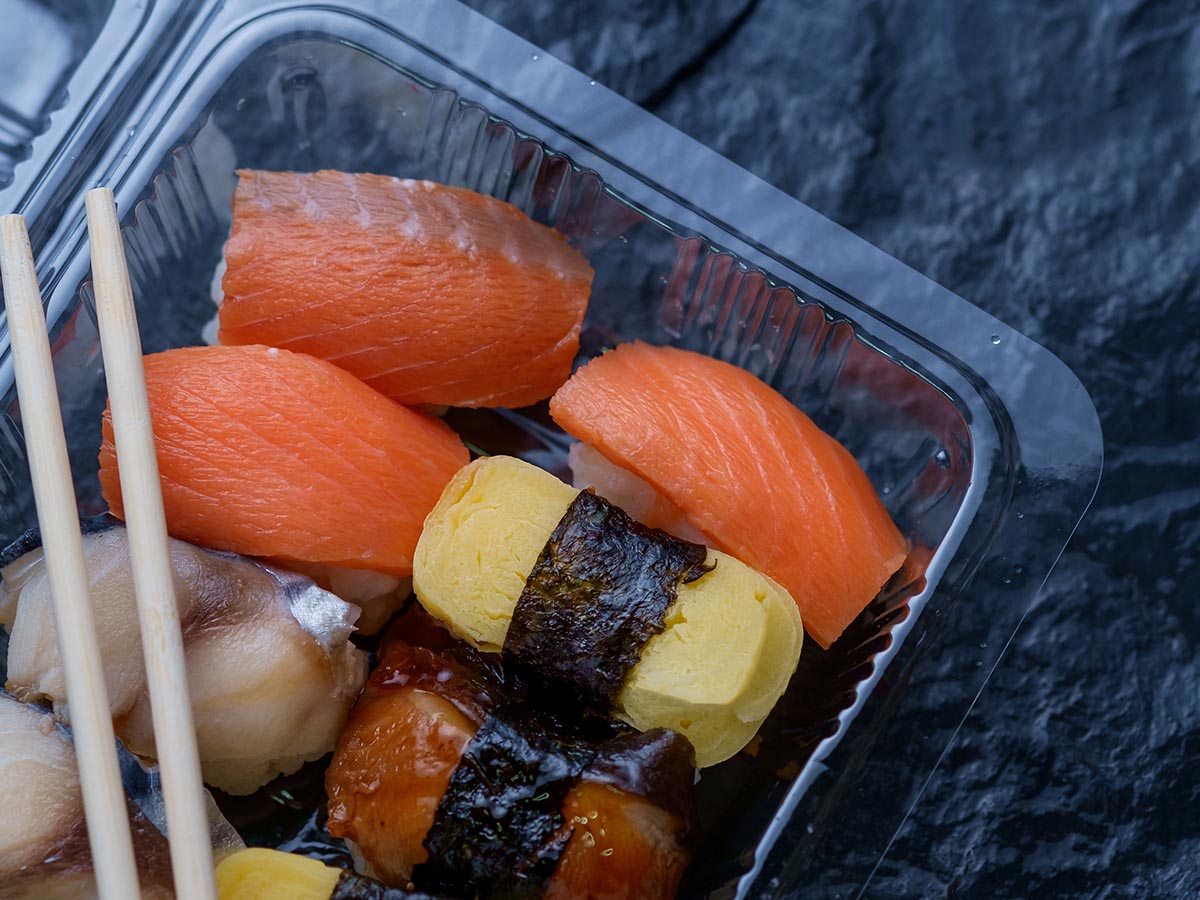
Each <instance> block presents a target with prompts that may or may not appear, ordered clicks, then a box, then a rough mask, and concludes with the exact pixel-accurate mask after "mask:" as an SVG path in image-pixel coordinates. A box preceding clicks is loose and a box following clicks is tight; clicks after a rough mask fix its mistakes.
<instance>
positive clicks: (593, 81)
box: [588, 78, 596, 87]
mask: <svg viewBox="0 0 1200 900" xmlns="http://www.w3.org/2000/svg"><path fill="white" fill-rule="evenodd" d="M588 84H589V85H591V86H592V87H595V86H596V79H595V78H593V79H592V80H591V81H589V82H588Z"/></svg>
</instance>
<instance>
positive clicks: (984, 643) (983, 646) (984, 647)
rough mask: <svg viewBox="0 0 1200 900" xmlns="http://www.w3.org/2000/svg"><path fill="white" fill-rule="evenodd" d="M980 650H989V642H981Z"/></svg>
mask: <svg viewBox="0 0 1200 900" xmlns="http://www.w3.org/2000/svg"><path fill="white" fill-rule="evenodd" d="M979 649H980V650H986V649H987V641H980V642H979Z"/></svg>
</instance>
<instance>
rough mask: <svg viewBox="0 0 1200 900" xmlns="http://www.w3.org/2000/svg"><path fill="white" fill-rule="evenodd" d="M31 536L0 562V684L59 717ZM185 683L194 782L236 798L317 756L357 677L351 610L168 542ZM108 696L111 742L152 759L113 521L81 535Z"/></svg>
mask: <svg viewBox="0 0 1200 900" xmlns="http://www.w3.org/2000/svg"><path fill="white" fill-rule="evenodd" d="M37 544H38V541H37V539H36V536H31V537H29V538H27V539H25V540H23V541H20V542H18V544H17V545H15V549H14V550H13V552H12V553H10V554H9V556H10V557H12V556H14V555H15V554H19V555H15V558H12V559H11V561H9V562H7V565H5V566H4V568H3V569H2V570H0V579H2V580H0V625H3V626H4V627H5V628H7V629H8V630H9V632H10V638H9V645H8V682H7V685H6V687H7V689H8V690H9V691H10V692H11V693H12V694H13V695H14V696H16V697H17V698H18V699H20V700H24V701H41V700H49V701H50V702H51V703H52V704H53V707H54V711H55V714H56V715H57V716H58V717H59V718H61V719H62V720H63V721H67V720H68V719H69V714H68V709H67V705H66V703H67V694H66V682H65V679H64V676H63V669H62V663H61V661H60V657H59V652H58V642H57V639H56V629H55V624H54V611H53V606H52V603H51V596H50V586H49V579H48V577H47V573H46V563H45V558H44V556H43V555H42V551H41V549H40V547H39V546H37ZM169 546H170V553H171V566H172V569H173V570H174V574H175V591H176V601H177V603H178V607H179V614H180V619H181V625H182V629H183V646H184V657H185V662H186V666H187V679H188V690H189V692H190V694H191V698H192V714H193V716H194V718H195V723H196V738H197V743H198V746H199V751H200V763H201V768H202V771H203V775H204V780H205V781H206V782H207V783H208V784H211V785H213V786H214V787H218V788H220V789H222V790H224V791H227V792H229V793H234V794H245V793H250V792H251V791H253V790H255V789H256V788H258V787H259V786H260V785H262V784H265V783H266V782H267V781H269V780H270V779H271V778H273V777H275V776H276V775H278V774H280V773H288V772H293V771H295V770H296V769H298V768H299V767H300V766H301V765H302V764H304V763H305V762H307V761H309V760H312V759H317V758H318V757H320V756H323V755H324V754H326V753H328V752H329V751H330V750H331V749H332V748H333V745H334V742H335V740H336V739H337V735H338V732H339V731H340V729H341V727H342V724H343V722H344V721H345V719H346V715H347V713H348V712H349V710H350V706H351V704H353V702H354V699H355V697H357V696H358V692H359V690H360V689H361V687H362V684H363V682H364V681H365V679H366V670H367V662H366V654H365V653H363V652H362V651H361V650H358V649H357V648H356V647H354V645H353V644H351V643H350V641H349V637H350V634H351V633H352V632H353V631H354V627H353V626H354V620H355V618H356V617H357V615H358V610H357V609H356V608H355V607H353V606H350V605H349V604H347V603H345V602H344V601H342V600H340V599H338V598H337V597H335V596H333V595H332V594H329V593H327V592H325V591H323V590H321V589H320V588H318V587H317V586H316V585H315V584H313V583H312V582H311V581H310V580H308V579H307V578H303V577H301V576H299V575H295V574H292V573H290V572H285V571H281V570H278V569H274V568H271V567H268V566H265V565H261V564H259V563H256V562H254V561H252V560H248V559H245V558H243V557H238V556H234V555H232V554H227V553H214V552H212V551H208V550H204V549H201V548H199V547H195V546H193V545H191V544H187V543H184V542H183V541H179V540H175V539H171V540H170V541H169ZM83 549H84V559H85V564H86V566H87V572H88V584H89V588H90V593H91V599H92V604H93V606H94V609H95V612H96V623H97V639H98V641H99V648H100V654H101V657H102V659H103V662H104V670H105V679H106V683H107V688H108V698H109V704H110V705H111V708H112V713H113V720H114V722H113V724H114V728H115V730H116V733H117V735H118V737H120V738H121V739H122V740H123V741H124V742H125V745H126V746H127V747H128V748H129V749H130V750H131V751H132V752H134V753H136V754H138V755H139V756H142V757H145V758H149V759H152V758H153V757H154V755H155V753H154V731H153V727H152V724H151V718H150V713H151V708H150V696H149V688H148V685H147V681H146V670H145V664H144V661H143V657H142V647H141V637H140V633H139V630H138V627H137V622H138V614H137V602H136V599H135V597H134V590H133V572H132V567H131V565H130V560H129V540H128V535H127V532H126V530H125V528H124V527H122V526H120V525H119V524H117V525H106V523H104V522H101V523H97V524H95V525H94V526H93V529H92V530H90V531H89V533H87V534H85V535H84V538H83Z"/></svg>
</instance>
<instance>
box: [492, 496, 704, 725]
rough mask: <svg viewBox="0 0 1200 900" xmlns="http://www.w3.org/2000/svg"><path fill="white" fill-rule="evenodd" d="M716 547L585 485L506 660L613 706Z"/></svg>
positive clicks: (520, 604) (539, 679)
mask: <svg viewBox="0 0 1200 900" xmlns="http://www.w3.org/2000/svg"><path fill="white" fill-rule="evenodd" d="M707 553H708V551H707V550H705V548H704V547H703V546H702V545H700V544H692V543H689V542H688V541H681V540H679V539H678V538H676V537H672V536H671V535H669V534H667V533H666V532H665V531H659V530H658V529H655V528H647V527H646V526H645V525H642V524H640V523H639V522H635V521H634V520H633V519H631V518H630V517H629V516H627V515H626V514H625V512H624V511H623V510H621V509H619V508H618V507H616V506H613V505H612V504H611V503H609V502H608V501H607V500H605V499H604V498H603V497H599V496H597V495H596V494H594V493H592V492H591V491H583V492H581V493H580V494H579V495H578V496H577V497H576V498H575V499H574V500H573V501H572V502H571V505H570V506H569V507H568V508H567V512H566V514H565V515H564V516H563V517H562V520H561V521H560V522H559V523H558V525H557V526H556V527H555V529H554V531H553V532H552V533H551V534H550V537H549V539H548V540H547V541H546V546H545V547H543V548H542V552H541V553H540V554H539V555H538V559H537V562H536V563H535V564H534V567H533V571H532V572H530V573H529V578H528V579H526V582H525V588H524V590H522V592H521V597H520V599H519V600H518V601H517V605H516V608H515V609H514V610H513V617H512V621H511V623H510V624H509V626H508V636H507V637H506V638H505V640H504V662H505V665H506V666H507V667H509V668H510V670H511V671H512V672H513V673H515V674H516V675H517V677H518V678H520V679H521V680H522V681H524V682H526V683H527V684H530V685H533V686H537V687H538V688H541V689H542V692H543V693H548V694H550V695H555V694H557V695H558V696H559V697H560V698H563V699H566V700H567V701H569V702H570V703H571V704H574V705H578V703H579V701H580V699H582V700H583V702H584V704H585V705H588V706H592V707H596V708H599V709H602V710H605V711H607V710H610V709H612V708H613V706H614V705H615V702H616V699H617V696H618V695H619V694H620V693H621V688H622V687H623V686H624V685H625V679H626V678H627V677H628V675H629V672H630V670H631V669H632V668H633V667H634V666H635V665H636V664H637V661H638V659H639V658H640V657H641V653H642V648H643V647H644V646H645V644H646V641H648V640H649V639H650V638H651V636H653V635H655V634H658V633H659V632H661V631H662V630H663V628H664V624H663V622H664V618H665V616H666V613H667V609H668V608H670V606H671V604H672V603H674V602H675V597H676V591H677V586H678V584H679V583H680V582H683V583H685V584H686V583H689V582H691V581H694V580H696V579H697V578H700V577H701V576H703V575H704V574H706V573H707V572H709V571H710V568H709V567H706V566H705V565H704V560H705V558H706V556H707Z"/></svg>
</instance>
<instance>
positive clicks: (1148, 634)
mask: <svg viewBox="0 0 1200 900" xmlns="http://www.w3.org/2000/svg"><path fill="white" fill-rule="evenodd" d="M470 3H471V5H472V6H474V7H476V8H477V9H480V10H482V11H484V12H486V13H487V14H488V15H490V16H492V17H493V18H495V19H497V20H498V21H500V22H501V23H502V24H505V25H507V26H508V27H510V28H512V29H513V30H515V31H517V32H518V33H520V34H522V35H523V36H525V37H527V38H529V39H530V40H532V41H534V42H535V43H538V44H540V45H542V46H543V47H546V48H547V49H548V50H550V51H551V52H553V53H555V54H556V55H558V56H560V57H561V58H563V59H565V60H567V61H568V62H571V63H573V64H575V65H577V66H578V67H579V68H581V69H583V70H584V71H587V72H590V73H591V74H592V75H594V76H595V77H596V78H597V79H599V80H601V81H603V82H605V83H607V84H609V85H610V86H612V87H614V88H615V89H617V90H620V91H621V92H623V93H625V94H626V95H627V96H629V97H631V98H632V99H634V100H637V101H638V102H641V103H643V104H646V105H647V106H648V107H649V108H650V109H651V110H652V111H653V112H655V113H657V114H658V115H660V116H662V117H663V118H664V119H666V120H667V121H668V122H670V123H672V124H674V125H676V126H677V127H679V128H681V129H682V130H684V131H686V132H688V133H689V134H691V135H692V136H694V137H696V138H697V139H699V140H700V141H702V142H703V143H705V144H708V145H709V146H711V147H713V148H715V149H716V150H718V151H719V152H721V153H722V154H724V155H726V156H729V157H730V158H731V159H733V160H734V161H736V162H738V163H740V164H741V165H743V166H745V167H746V168H748V169H750V170H751V171H753V172H755V173H757V174H758V175H760V176H762V177H763V178H765V179H766V180H768V181H770V182H772V183H774V184H775V185H777V186H779V187H780V188H782V189H783V190H785V191H787V192H788V193H790V194H793V195H794V196H796V197H798V198H799V199H801V200H803V201H804V202H806V203H808V204H809V205H811V206H813V207H815V208H816V209H818V210H819V211H821V212H823V213H825V214H826V215H828V216H830V217H831V218H833V219H835V220H837V221H838V222H840V223H841V224H843V225H845V226H847V227H849V228H851V229H853V230H854V231H856V232H857V233H858V234H860V235H862V236H863V237H866V238H867V239H868V240H870V241H872V242H873V243H875V244H877V245H879V246H880V247H882V248H883V249H884V250H886V251H888V252H889V253H892V254H894V255H895V256H897V257H899V258H900V259H901V260H903V261H904V262H906V263H908V264H910V265H912V266H913V267H914V268H916V269H918V270H919V271H922V272H924V273H926V274H928V275H930V276H931V277H932V278H934V279H936V280H938V281H940V282H941V283H943V284H945V285H946V286H947V287H949V288H951V289H952V290H954V291H956V292H958V293H960V294H962V295H963V296H965V297H967V298H968V299H970V300H972V301H974V302H975V303H977V304H979V305H980V306H982V307H984V308H985V309H987V310H988V311H990V312H992V313H994V314H995V315H996V316H998V317H999V318H1001V319H1003V320H1005V321H1006V322H1009V323H1010V324H1013V325H1015V326H1016V327H1017V328H1019V329H1021V330H1022V331H1024V332H1025V333H1026V334H1028V335H1030V336H1031V337H1033V338H1035V339H1036V340H1038V341H1040V342H1041V343H1043V344H1045V345H1046V346H1047V347H1049V348H1050V349H1051V350H1053V351H1054V352H1055V353H1057V354H1058V355H1059V356H1061V357H1062V358H1063V359H1064V360H1065V361H1066V362H1067V364H1068V365H1070V366H1071V367H1072V368H1073V369H1074V370H1075V372H1076V373H1077V374H1078V375H1079V376H1080V378H1081V379H1082V380H1083V382H1084V384H1085V385H1086V386H1087V388H1088V390H1089V391H1090V392H1091V395H1092V397H1093V399H1094V400H1095V401H1096V404H1097V407H1098V408H1099V411H1100V417H1101V420H1102V422H1103V426H1104V432H1105V439H1106V472H1105V476H1104V480H1103V482H1102V484H1101V488H1100V493H1099V495H1098V496H1097V498H1096V501H1095V504H1094V505H1093V507H1092V511H1091V512H1090V513H1089V515H1088V516H1087V518H1086V519H1085V520H1084V522H1083V525H1082V526H1081V528H1080V530H1079V532H1078V533H1077V534H1076V535H1075V537H1074V539H1073V540H1072V542H1071V544H1070V546H1069V547H1068V549H1067V552H1066V553H1065V554H1064V556H1063V558H1062V560H1061V561H1060V563H1059V565H1058V567H1057V568H1056V569H1055V571H1054V573H1053V574H1052V576H1051V578H1050V580H1049V582H1048V584H1047V585H1046V588H1045V591H1044V592H1043V595H1042V597H1041V599H1040V600H1039V602H1038V603H1037V605H1036V606H1035V608H1034V609H1033V611H1032V612H1031V613H1030V615H1029V617H1028V619H1027V620H1026V622H1025V624H1024V626H1023V627H1022V629H1021V630H1020V632H1019V633H1018V634H1017V636H1016V639H1015V640H1014V641H1013V643H1012V645H1011V646H1010V647H1009V648H1008V651H1007V655H1006V657H1005V659H1004V661H1003V662H1002V664H1001V665H1000V667H999V669H998V671H997V672H996V674H995V675H994V677H993V679H992V681H991V682H990V684H989V686H988V688H987V689H986V691H985V692H984V694H983V695H982V697H981V698H980V701H979V703H978V704H977V706H976V708H975V710H974V712H973V713H972V714H971V716H970V717H969V718H968V719H967V721H966V723H965V725H964V726H963V729H962V731H961V733H960V734H959V736H958V739H957V741H956V743H955V744H954V745H953V747H952V748H951V750H950V752H949V753H948V754H947V756H946V758H945V760H944V761H943V764H942V766H941V768H940V769H939V771H938V772H937V773H936V774H935V776H934V777H933V779H932V780H931V782H930V784H929V785H928V787H927V789H926V790H925V792H924V794H923V796H922V797H921V799H920V801H919V802H918V804H917V805H916V807H915V808H914V810H913V811H912V814H911V816H910V818H909V819H908V821H907V823H906V825H905V826H904V828H902V829H901V831H900V833H899V834H898V835H897V838H896V840H895V843H894V844H893V846H892V848H891V851H890V853H889V854H888V855H887V857H886V858H885V859H884V860H883V862H882V863H881V864H880V866H879V868H878V870H877V871H876V873H875V876H874V878H873V879H872V880H871V881H870V883H869V885H868V887H867V888H866V890H865V892H864V895H865V896H869V897H885V898H889V897H905V898H907V897H913V898H917V897H978V898H991V897H1049V896H1054V897H1095V898H1109V897H1111V898H1116V897H1200V786H1198V785H1200V599H1198V596H1197V592H1196V589H1195V587H1194V585H1195V584H1196V582H1197V580H1198V578H1200V515H1198V513H1200V427H1198V423H1200V2H1195V0H1192V2H1174V3H1171V2H1158V3H1155V2H1148V0H1118V2H1101V0H1060V2H1036V3H1035V2H1023V0H996V2H992V3H986V4H985V3H961V2H956V0H875V2H853V3H852V2H841V0H746V2H716V0H696V2H690V3H684V2H682V0H638V2H632V3H627V4H618V3H608V4H601V3H596V2H595V0H555V2H549V0H537V2H531V0H470ZM947 670H948V671H953V661H950V662H949V663H948V665H947ZM836 849H837V850H838V851H839V852H840V853H841V854H844V855H843V856H842V857H841V858H842V860H843V862H844V863H845V867H846V871H852V870H855V869H856V868H861V866H862V865H863V864H864V862H866V863H867V869H868V870H869V868H870V865H873V861H864V860H856V859H855V858H854V847H853V844H852V842H850V843H848V844H847V845H846V846H844V847H840V848H836ZM829 856H830V859H837V858H839V857H838V854H837V853H832V852H831V853H830V854H829ZM856 891H857V888H856V887H851V886H850V885H849V881H847V880H846V879H845V876H844V875H843V874H842V873H841V872H840V870H839V868H838V866H837V865H836V864H831V865H830V867H829V869H828V870H827V871H826V873H825V874H824V875H821V876H818V877H817V879H816V880H815V881H814V882H811V883H809V884H808V885H807V886H806V887H805V888H804V889H802V890H800V891H799V892H798V893H797V894H796V896H797V897H800V896H802V897H832V896H854V895H855V894H856Z"/></svg>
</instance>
